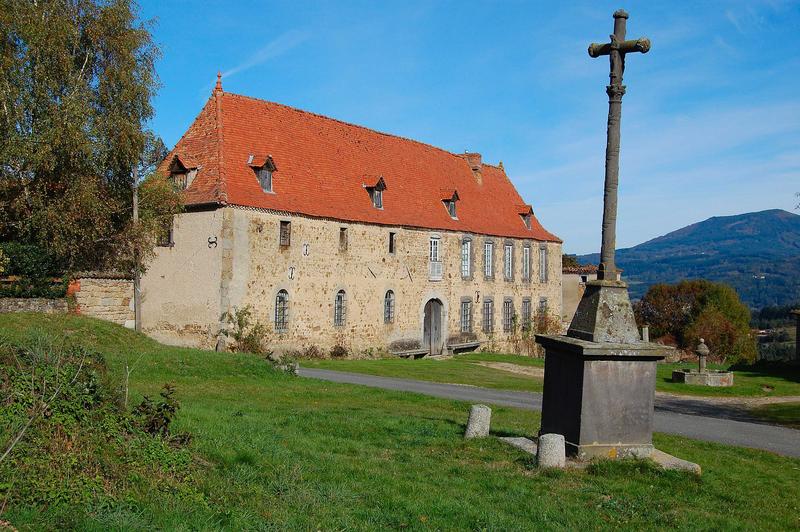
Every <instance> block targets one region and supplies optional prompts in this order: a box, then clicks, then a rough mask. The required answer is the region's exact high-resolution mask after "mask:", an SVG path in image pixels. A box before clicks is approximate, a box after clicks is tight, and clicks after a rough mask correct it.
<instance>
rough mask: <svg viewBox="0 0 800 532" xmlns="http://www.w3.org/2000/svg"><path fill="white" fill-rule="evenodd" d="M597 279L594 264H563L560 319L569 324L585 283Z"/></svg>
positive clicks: (584, 288)
mask: <svg viewBox="0 0 800 532" xmlns="http://www.w3.org/2000/svg"><path fill="white" fill-rule="evenodd" d="M596 279H597V265H596V264H582V265H580V266H564V267H563V268H562V269H561V321H562V322H563V323H564V325H565V326H569V324H570V322H571V321H572V317H573V316H574V315H575V311H576V310H577V309H578V303H580V301H581V298H582V297H583V292H584V291H585V290H586V283H587V282H589V281H594V280H596Z"/></svg>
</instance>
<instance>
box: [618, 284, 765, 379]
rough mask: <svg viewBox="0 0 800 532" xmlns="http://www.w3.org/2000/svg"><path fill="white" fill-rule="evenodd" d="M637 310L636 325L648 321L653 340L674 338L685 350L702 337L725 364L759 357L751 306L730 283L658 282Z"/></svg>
mask: <svg viewBox="0 0 800 532" xmlns="http://www.w3.org/2000/svg"><path fill="white" fill-rule="evenodd" d="M634 311H635V314H636V321H637V322H638V324H639V325H640V326H644V325H648V326H649V327H650V332H651V336H652V337H653V338H663V337H670V338H674V339H675V341H676V342H677V344H678V346H679V347H681V348H684V349H694V348H695V347H696V346H697V344H698V342H699V339H700V338H703V339H705V341H706V344H707V345H708V348H709V350H710V355H711V358H712V359H713V360H717V361H721V362H724V361H727V362H733V363H737V362H752V361H753V360H755V358H756V341H755V336H754V335H753V333H752V331H751V330H750V310H749V309H748V308H747V306H745V305H744V304H743V303H742V302H741V300H740V299H739V296H738V294H737V293H736V291H735V290H734V289H733V288H731V287H730V286H728V285H726V284H723V283H713V282H711V281H706V280H702V279H698V280H691V281H681V282H680V283H678V284H675V285H668V284H657V285H654V286H652V287H650V289H649V290H648V291H647V293H646V294H645V295H644V297H643V298H642V299H641V300H640V301H638V302H637V303H636V305H635V306H634Z"/></svg>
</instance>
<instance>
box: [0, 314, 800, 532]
mask: <svg viewBox="0 0 800 532" xmlns="http://www.w3.org/2000/svg"><path fill="white" fill-rule="evenodd" d="M34 331H39V332H40V333H41V332H43V333H46V334H48V335H49V336H50V337H52V338H59V339H60V338H67V339H68V340H69V341H70V342H72V343H73V344H74V345H80V346H82V348H84V349H87V350H94V351H96V352H97V353H98V354H99V355H101V356H102V357H103V359H104V360H105V364H106V368H107V376H108V380H107V381H104V382H107V384H106V386H108V388H107V390H108V391H113V390H117V391H120V390H121V388H122V383H123V382H124V379H123V376H124V368H125V365H126V362H127V363H128V365H129V366H130V365H132V364H133V363H134V362H135V361H136V360H137V359H139V357H140V356H141V359H140V360H139V362H138V364H136V365H135V366H134V369H133V371H132V372H131V374H130V386H131V397H130V404H131V405H136V404H138V403H139V402H140V400H141V397H142V394H150V395H151V396H153V397H157V394H158V392H159V390H160V389H161V386H162V384H163V383H165V382H170V383H172V384H173V385H174V387H175V389H176V390H177V391H176V394H175V396H176V398H177V400H178V401H179V402H180V403H181V408H180V409H179V410H178V412H177V417H176V418H175V420H174V422H173V423H172V432H173V433H175V434H178V433H184V432H186V433H189V434H191V442H190V443H188V446H187V447H186V448H185V449H186V451H185V452H186V453H189V460H188V461H183V462H179V465H178V466H176V467H177V469H176V470H175V472H174V473H172V472H171V470H170V469H169V467H166V464H170V463H174V462H173V461H172V460H168V459H166V458H159V457H158V456H159V455H158V454H157V453H155V451H152V452H151V451H148V452H147V454H146V456H151V458H152V459H151V461H150V462H149V463H150V464H162V465H163V468H161V467H160V466H159V467H156V469H154V470H150V471H147V472H144V471H145V470H143V469H142V468H141V467H140V466H135V467H134V466H131V465H130V464H129V462H128V461H127V460H128V458H127V457H128V456H135V455H129V454H127V453H124V452H122V453H107V454H105V455H103V460H102V461H100V462H98V466H97V468H96V470H95V471H94V475H93V476H92V478H93V479H95V480H94V482H93V483H92V484H91V486H90V489H89V490H88V493H89V495H90V497H89V498H88V500H85V501H84V502H83V503H81V504H71V503H70V502H68V501H63V500H59V499H57V498H52V497H50V492H48V491H46V490H43V491H42V492H40V493H38V494H37V495H36V500H35V501H34V502H26V503H19V502H16V501H17V500H18V498H15V497H19V496H18V495H13V496H9V493H13V492H14V490H15V489H16V488H15V486H17V485H18V483H19V482H21V481H22V480H23V479H22V478H21V477H20V476H17V477H13V478H11V479H6V478H3V479H2V480H0V483H2V484H3V489H4V490H5V491H4V497H3V500H4V501H5V502H2V503H0V512H1V513H0V519H2V520H6V521H8V522H10V523H11V524H12V525H14V526H16V527H17V528H19V529H63V528H80V529H90V530H108V529H132V530H136V529H140V530H143V529H154V528H155V529H168V530H171V529H183V530H186V529H230V530H241V529H282V530H285V529H303V530H309V529H313V530H331V529H335V530H343V529H348V530H349V529H358V530H375V529H386V528H391V529H398V528H409V529H435V530H453V529H462V530H463V529H492V530H523V529H524V530H530V529H532V528H568V529H619V528H625V529H637V530H638V529H651V528H666V527H677V528H704V529H708V528H713V529H729V528H748V529H791V528H796V527H797V526H798V525H799V524H800V521H798V516H800V511H798V510H800V507H799V506H798V504H800V503H799V502H798V501H800V482H798V478H800V477H799V476H798V471H800V460H796V459H790V458H785V457H781V456H776V455H772V454H770V453H766V452H761V451H753V450H747V449H741V448H733V447H727V446H722V445H716V444H711V443H704V442H696V441H692V440H687V439H683V438H677V437H668V436H664V435H656V444H657V446H658V447H660V448H662V449H664V450H665V451H667V452H670V453H673V454H676V455H679V456H681V457H683V458H686V459H689V460H692V461H695V462H698V463H700V464H702V466H703V470H704V474H703V476H702V477H701V478H695V477H693V476H691V475H688V474H683V473H675V472H662V471H659V470H657V469H655V468H653V467H651V466H649V465H647V464H646V463H644V462H636V461H632V462H627V463H603V462H600V463H597V464H595V465H592V466H591V467H589V468H588V469H586V470H582V471H566V472H551V473H542V472H539V471H538V470H536V469H534V468H533V467H532V463H531V460H530V458H529V457H528V456H527V455H526V454H524V453H522V452H521V451H517V450H515V449H513V448H510V447H508V446H506V445H505V444H502V443H500V442H498V441H497V440H494V439H487V440H480V441H476V440H471V441H464V439H463V437H462V436H463V431H464V424H465V422H466V418H467V413H468V408H469V405H468V404H465V403H460V402H455V401H446V400H440V399H435V398H429V397H423V396H419V395H414V394H407V393H399V392H389V391H383V390H376V389H370V388H365V387H358V386H348V385H342V384H333V383H327V382H321V381H315V380H309V379H304V378H298V377H293V376H290V375H288V374H285V373H281V372H277V371H274V370H273V369H271V368H270V366H269V365H268V364H267V363H266V362H265V361H264V360H262V359H261V358H258V357H255V356H253V355H248V354H230V353H228V354H223V353H215V352H209V351H200V350H193V349H180V348H172V347H166V346H163V345H160V344H158V343H156V342H154V341H152V340H149V339H147V338H145V337H143V336H140V335H137V334H135V333H133V332H131V331H128V330H126V329H123V328H121V327H118V326H115V325H112V324H109V323H104V322H100V321H97V320H92V319H87V318H81V317H76V316H67V315H61V316H42V315H33V314H17V315H8V314H6V315H0V333H1V334H2V335H3V336H4V337H6V338H7V339H8V341H9V342H11V343H12V344H14V345H17V344H19V343H22V342H24V341H27V340H26V339H27V338H29V337H30V335H31V333H32V332H34ZM6 363H7V362H6ZM3 371H4V372H5V371H6V369H5V368H4V369H3ZM538 421H539V418H538V414H536V413H533V412H527V411H519V410H514V409H510V408H493V419H492V429H493V432H494V433H495V434H502V435H531V434H533V433H535V432H536V431H537V429H538ZM85 427H86V425H85V424H84V423H83V422H80V421H79V422H78V423H76V424H73V425H64V426H63V431H64V433H65V435H68V436H70V437H72V438H74V441H77V442H80V445H73V446H71V447H70V446H67V445H62V446H60V447H58V448H52V449H51V448H50V447H47V446H46V444H44V443H39V444H38V445H43V447H41V448H40V449H39V450H38V451H37V452H40V453H46V452H51V451H52V454H51V457H52V460H53V461H54V463H55V461H65V462H66V461H75V460H79V459H80V458H81V456H82V454H81V453H85V452H90V451H91V450H92V449H97V448H99V447H104V446H107V445H110V443H109V442H107V441H106V440H108V439H109V438H104V436H102V435H99V434H94V435H91V434H90V435H89V436H90V437H88V438H84V439H81V438H78V437H77V436H78V435H79V434H80V433H81V431H82V430H84V428H85ZM28 441H29V444H36V442H34V441H33V440H28ZM120 445H122V444H120ZM19 449H22V447H18V448H17V449H15V451H14V452H15V453H16V452H18V451H19ZM157 449H158V448H157ZM158 452H161V451H158ZM178 454H179V455H180V456H184V451H178ZM19 458H20V457H19V456H17V458H16V459H19ZM147 467H150V466H147ZM114 471H116V472H126V471H127V472H129V473H127V474H124V475H122V476H110V475H111V473H110V472H114ZM169 475H173V476H172V477H169ZM164 476H167V477H168V478H171V480H168V481H162V478H163V477H164ZM115 478H116V479H118V482H116V483H112V482H111V481H112V480H113V479H115ZM119 479H121V481H120V480H119ZM74 480H75V479H73V478H65V479H63V482H65V483H67V484H69V483H70V482H73V481H74ZM74 488H75V489H78V488H80V485H78V484H76V485H75V486H74ZM81 489H85V488H81ZM82 493H83V492H82ZM753 494H758V495H757V496H758V504H754V503H753V497H754V495H753ZM29 500H30V499H29Z"/></svg>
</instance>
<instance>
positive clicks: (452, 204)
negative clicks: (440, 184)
mask: <svg viewBox="0 0 800 532" xmlns="http://www.w3.org/2000/svg"><path fill="white" fill-rule="evenodd" d="M446 192H447V196H445V199H443V200H442V203H444V206H445V208H446V209H447V214H449V215H450V218H452V219H453V220H458V216H457V214H456V202H457V201H458V200H459V197H458V192H456V191H455V190H449V191H446Z"/></svg>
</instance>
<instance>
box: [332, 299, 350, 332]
mask: <svg viewBox="0 0 800 532" xmlns="http://www.w3.org/2000/svg"><path fill="white" fill-rule="evenodd" d="M346 318H347V295H346V294H345V293H344V290H339V291H338V292H336V300H335V301H334V303H333V325H334V326H336V327H344V324H345V319H346Z"/></svg>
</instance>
